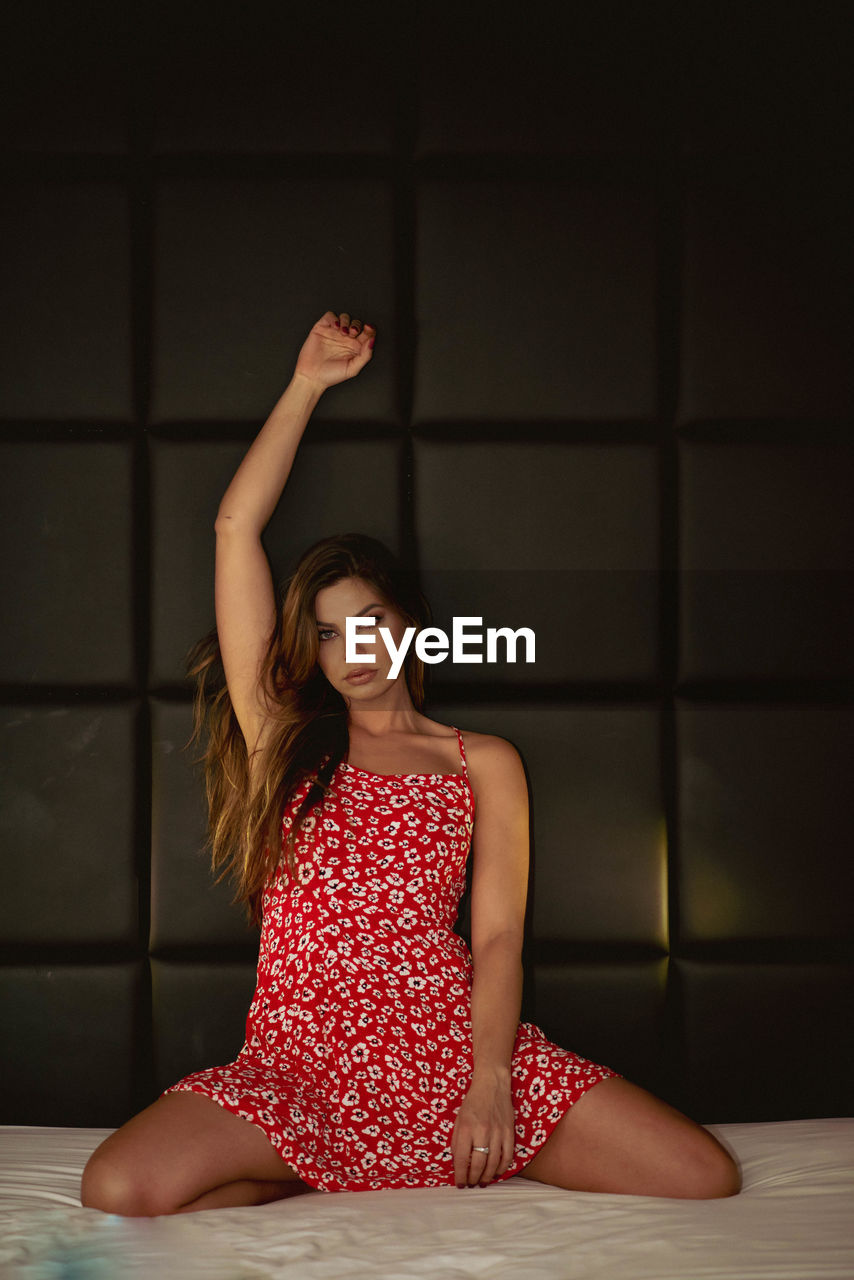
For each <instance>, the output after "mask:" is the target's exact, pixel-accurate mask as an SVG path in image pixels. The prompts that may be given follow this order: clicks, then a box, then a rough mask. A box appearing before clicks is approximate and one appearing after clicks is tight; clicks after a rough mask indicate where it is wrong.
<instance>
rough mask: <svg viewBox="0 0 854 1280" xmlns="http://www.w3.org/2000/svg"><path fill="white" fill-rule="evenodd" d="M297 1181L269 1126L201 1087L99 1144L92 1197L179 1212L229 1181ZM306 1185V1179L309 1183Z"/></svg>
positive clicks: (88, 1189) (87, 1172) (148, 1111)
mask: <svg viewBox="0 0 854 1280" xmlns="http://www.w3.org/2000/svg"><path fill="white" fill-rule="evenodd" d="M244 1179H252V1180H258V1181H265V1182H280V1181H297V1182H300V1181H301V1180H300V1178H299V1175H298V1174H297V1173H296V1172H295V1171H294V1170H293V1169H292V1168H291V1167H290V1165H288V1164H286V1163H285V1161H284V1160H283V1159H282V1157H281V1156H280V1155H279V1154H278V1152H277V1151H276V1149H275V1147H273V1145H272V1144H271V1143H270V1141H269V1139H268V1138H267V1137H266V1135H265V1134H264V1132H263V1130H262V1129H260V1128H258V1126H257V1125H254V1124H253V1123H252V1122H251V1121H250V1120H245V1119H244V1118H243V1117H242V1116H238V1115H235V1114H234V1113H233V1112H231V1111H227V1110H226V1109H225V1108H224V1107H221V1106H220V1104H219V1103H218V1102H214V1101H213V1100H212V1099H211V1098H207V1097H205V1096H204V1095H203V1094H200V1093H191V1092H189V1091H186V1090H182V1091H180V1092H178V1093H167V1094H165V1095H163V1096H162V1097H160V1098H158V1099H157V1101H156V1102H152V1104H151V1106H149V1107H146V1108H145V1110H144V1111H140V1112H139V1114H138V1115H135V1116H134V1117H133V1118H132V1119H131V1120H128V1122H127V1123H126V1124H123V1125H122V1127H121V1128H120V1129H117V1130H116V1132H115V1133H111V1134H110V1136H109V1137H108V1138H106V1139H105V1140H104V1141H103V1142H102V1143H101V1145H100V1146H99V1147H98V1148H97V1149H96V1150H95V1151H94V1152H93V1154H92V1156H91V1157H90V1159H89V1161H88V1163H87V1165H86V1168H85V1169H84V1171H83V1181H82V1183H81V1191H80V1197H81V1201H82V1203H83V1204H84V1205H87V1206H89V1207H91V1208H97V1209H105V1210H107V1211H108V1212H111V1213H125V1214H144V1215H155V1214H160V1213H174V1212H175V1210H176V1209H178V1208H179V1207H180V1206H181V1205H183V1204H188V1203H189V1202H190V1201H192V1200H195V1199H197V1198H198V1197H199V1196H201V1195H203V1194H204V1192H206V1191H209V1190H211V1189H212V1188H213V1187H219V1186H222V1185H223V1184H224V1183H228V1182H237V1181H241V1180H244ZM302 1185H305V1184H302Z"/></svg>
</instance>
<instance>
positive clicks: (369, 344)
mask: <svg viewBox="0 0 854 1280" xmlns="http://www.w3.org/2000/svg"><path fill="white" fill-rule="evenodd" d="M373 345H374V339H373V338H371V340H370V342H369V343H368V346H369V347H372V346H373Z"/></svg>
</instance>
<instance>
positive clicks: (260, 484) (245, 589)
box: [214, 311, 376, 757]
mask: <svg viewBox="0 0 854 1280" xmlns="http://www.w3.org/2000/svg"><path fill="white" fill-rule="evenodd" d="M375 333H376V330H375V329H374V327H373V326H372V325H365V326H362V323H361V321H359V320H355V321H354V322H353V325H350V316H349V315H348V314H347V313H346V312H342V313H341V314H340V317H339V316H338V315H336V313H335V312H334V311H327V312H326V313H325V315H323V316H322V317H321V319H320V320H318V322H317V324H315V325H314V326H313V328H312V330H311V332H310V333H309V335H308V337H307V338H306V340H305V342H304V343H303V346H302V348H301V350H300V353H299V356H298V358H297V363H296V367H295V369H294V374H293V377H292V378H291V381H290V382H289V383H288V385H287V387H286V388H285V391H284V393H283V394H282V396H281V398H280V399H279V400H278V402H277V403H276V405H275V407H274V409H273V411H272V413H271V414H270V416H269V418H268V419H267V421H266V422H265V423H264V426H263V427H262V429H261V431H260V432H259V434H258V436H257V437H256V439H255V440H254V442H253V443H252V445H251V446H250V448H249V450H248V452H247V454H246V456H245V457H244V459H243V461H242V462H241V464H240V466H239V467H238V469H237V471H236V473H235V475H234V478H233V479H232V481H231V484H230V485H229V486H228V488H227V489H226V491H225V493H224V495H223V498H222V501H221V502H220V505H219V511H218V513H217V518H216V523H215V526H214V527H215V530H216V586H215V595H216V626H217V636H218V638H219V647H220V653H221V654H222V662H223V667H224V669H225V678H226V682H227V684H228V692H229V696H230V698H231V703H232V706H233V707H234V712H235V715H236V716H237V720H238V723H239V725H240V728H241V730H242V732H243V736H244V738H245V739H246V747H247V750H248V752H249V755H250V757H251V755H252V753H253V751H255V750H256V749H257V748H258V747H259V746H260V745H261V742H262V738H263V733H264V728H265V725H266V722H267V718H268V713H267V709H266V700H265V698H264V696H263V690H262V689H261V686H260V670H261V662H262V659H263V657H264V653H265V651H266V647H267V643H268V641H269V639H270V635H271V634H272V631H273V627H274V625H275V608H276V605H275V591H274V589H273V579H272V575H271V572H270V564H269V561H268V560H267V555H266V553H265V551H264V548H263V546H262V543H261V534H262V532H263V530H264V528H265V526H266V525H267V523H268V521H269V519H270V517H271V516H272V514H273V512H274V510H275V509H276V504H277V503H278V501H279V498H280V497H281V495H282V491H283V489H284V487H285V484H286V483H287V480H288V476H289V475H290V473H291V467H292V466H293V461H294V457H295V456H296V451H297V448H298V446H299V442H300V440H301V439H302V434H303V432H304V431H305V429H306V427H307V425H308V421H309V418H310V417H311V415H312V413H313V412H314V409H315V407H316V405H317V403H318V401H319V400H320V397H321V396H322V394H323V392H324V391H325V390H326V388H327V387H331V386H333V385H334V384H335V383H338V382H344V381H346V379H348V378H353V377H355V375H356V374H357V373H359V371H360V370H361V369H363V368H364V366H365V365H366V364H367V363H368V361H369V360H370V358H371V354H372V350H371V349H372V346H373V339H374V335H375Z"/></svg>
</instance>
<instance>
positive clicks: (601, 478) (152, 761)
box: [0, 0, 854, 1126]
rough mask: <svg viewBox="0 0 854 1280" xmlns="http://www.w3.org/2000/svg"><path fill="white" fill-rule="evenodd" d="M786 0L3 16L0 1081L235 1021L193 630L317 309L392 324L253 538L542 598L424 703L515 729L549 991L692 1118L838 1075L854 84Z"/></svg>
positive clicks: (41, 1078)
mask: <svg viewBox="0 0 854 1280" xmlns="http://www.w3.org/2000/svg"><path fill="white" fill-rule="evenodd" d="M762 8H763V6H741V7H739V8H738V9H737V10H736V9H733V12H732V13H731V14H730V18H729V20H728V22H727V23H725V24H722V23H720V22H719V21H718V6H716V5H713V4H711V3H706V2H705V0H704V2H703V3H699V2H695V3H691V4H688V5H679V6H676V5H671V4H665V3H659V4H652V5H647V6H641V7H635V8H633V9H631V10H630V9H629V8H628V6H626V8H625V10H623V9H622V8H618V7H617V6H614V5H607V4H606V5H599V6H596V7H595V8H594V7H591V6H584V7H582V6H577V5H572V4H564V5H561V6H551V5H544V4H537V3H534V4H532V5H528V6H526V9H525V13H526V22H525V24H524V25H519V23H518V22H517V20H516V19H515V18H513V19H512V21H511V19H510V18H504V17H499V16H498V11H497V10H495V9H492V10H491V11H490V12H489V14H488V20H486V17H485V15H484V14H482V13H481V12H480V11H479V6H477V5H471V6H468V5H466V6H456V7H454V6H451V5H449V4H447V3H439V2H435V3H431V4H430V5H429V6H426V5H423V6H422V5H416V4H414V3H402V2H401V0H396V2H395V3H393V4H391V3H383V2H382V0H377V2H376V3H372V5H371V6H370V8H369V9H366V8H365V7H364V6H361V7H359V8H358V9H356V10H353V11H350V10H348V9H346V8H339V9H338V10H336V21H335V23H333V24H330V23H328V21H327V20H326V18H327V15H326V12H325V11H324V10H322V9H318V8H317V7H316V6H311V5H300V6H296V5H279V6H277V7H276V9H275V11H272V10H271V11H270V12H269V13H268V12H266V11H262V10H261V9H260V8H257V9H254V10H253V9H252V8H251V7H250V8H249V9H247V8H246V6H243V7H241V8H240V9H239V10H238V7H237V6H234V7H232V8H229V7H227V6H220V7H211V6H210V5H205V6H201V5H180V6H174V5H170V6H167V5H165V4H164V5H160V4H155V3H152V4H150V5H148V6H140V7H137V9H135V10H134V9H131V8H130V7H129V6H128V7H125V6H124V5H122V4H115V3H112V4H110V5H109V6H107V5H106V4H104V5H100V4H87V5H85V6H83V9H82V11H81V10H80V8H79V7H78V8H76V9H69V8H68V7H67V6H63V7H61V6H59V5H58V4H57V5H50V4H46V3H42V4H34V5H30V6H27V7H26V8H24V7H20V6H19V8H18V10H17V12H16V14H15V15H14V16H13V17H12V18H11V19H10V34H11V42H10V45H9V48H8V50H7V61H8V82H7V93H6V103H5V108H4V118H3V124H2V145H3V175H4V189H3V201H2V213H0V229H2V236H0V244H2V252H3V256H4V260H5V261H4V279H5V290H6V301H5V306H4V319H5V321H6V323H5V325H4V330H5V332H4V340H3V343H2V348H0V504H2V520H3V528H4V548H5V549H4V555H3V558H2V570H1V571H0V572H2V583H0V590H2V595H0V599H2V602H3V625H2V629H0V703H2V717H0V728H2V733H0V742H2V746H1V747H0V751H2V755H1V756H0V829H2V841H3V847H2V858H3V877H2V882H3V893H2V897H1V898H0V929H2V950H0V961H2V963H0V990H2V1025H3V1036H4V1044H5V1049H4V1054H3V1072H4V1081H3V1088H2V1095H0V1096H2V1116H0V1122H4V1123H18V1124H20V1123H23V1124H85V1125H96V1126H101V1125H103V1126H107V1125H118V1124H120V1123H122V1122H123V1121H124V1120H125V1119H127V1118H128V1117H129V1116H130V1114H132V1112H133V1111H134V1110H138V1109H140V1108H141V1107H143V1106H145V1105H146V1104H147V1103H149V1102H151V1101H152V1100H153V1099H154V1098H155V1097H156V1096H157V1093H158V1092H159V1091H160V1090H161V1089H163V1088H165V1087H166V1086H167V1085H168V1084H170V1083H172V1082H173V1081H174V1080H176V1079H178V1078H179V1077H180V1076H182V1075H183V1074H185V1073H187V1072H189V1071H191V1070H194V1069H196V1068H198V1067H202V1066H206V1065H213V1064H214V1063H218V1062H224V1061H227V1060H229V1059H231V1058H233V1057H234V1056H235V1054H236V1053H237V1051H238V1050H239V1048H240V1047H241V1044H242V1041H243V1022H244V1019H245V1016H246V1012H247V1009H248V1005H249V1001H250V998H251V994H252V990H253V982H254V966H255V958H256V954H257V945H258V935H257V932H253V931H251V930H248V929H247V928H246V926H245V925H244V923H243V919H242V915H241V913H240V911H239V910H238V909H237V908H235V907H234V906H232V905H231V904H230V891H229V888H228V886H227V885H226V884H224V883H219V884H214V883H213V881H212V877H211V875H210V872H209V870H208V866H207V862H206V859H205V856H204V854H203V853H202V851H201V843H202V832H203V825H204V812H203V792H202V785H201V781H200V778H199V776H198V775H197V774H196V773H194V770H193V767H192V761H191V759H190V757H189V755H188V753H187V752H186V751H185V750H183V747H184V744H185V743H186V741H187V738H188V735H189V732H190V724H191V714H190V692H191V691H190V689H189V686H188V685H187V684H186V682H185V680H184V676H183V660H184V656H185V654H186V652H187V650H188V648H189V647H190V645H191V644H192V643H193V642H194V641H195V640H196V639H197V638H198V637H199V636H201V635H202V634H204V633H205V632H206V631H207V630H208V629H209V628H210V627H211V626H212V624H213V553H214V539H213V521H214V517H215V514H216V509H217V506H218V503H219V499H220V497H221V495H222V492H223V491H224V489H225V487H226V485H227V483H228V480H229V478H230V476H231V475H232V473H233V471H234V469H235V467H236V466H237V464H238V462H239V460H240V458H241V456H242V454H243V452H244V451H245V449H246V447H247V446H248V444H249V442H250V441H251V439H252V438H253V436H254V434H255V433H256V432H257V430H258V429H259V428H260V426H261V424H262V423H263V421H264V419H265V418H266V416H267V414H268V413H269V411H270V409H271V408H272V406H273V405H274V404H275V402H276V400H277V399H278V397H279V395H280V394H281V392H282V390H283V389H284V386H285V385H286V383H287V381H288V379H289V377H290V374H291V372H292V369H293V363H294V360H295V358H296V354H297V352H298V350H299V347H300V345H301V343H302V341H303V339H304V337H305V334H306V333H307V331H308V328H309V327H310V326H311V324H312V323H313V322H314V321H315V320H316V319H317V318H318V317H319V316H320V315H321V314H322V313H323V312H324V311H325V310H326V309H327V308H332V309H334V310H338V311H340V310H345V309H349V310H350V311H351V313H353V314H358V315H359V316H360V317H361V318H362V319H364V320H369V321H371V322H373V323H375V324H376V325H377V326H378V330H379V337H378V341H377V346H376V350H375V356H374V360H373V361H372V363H371V364H370V365H369V366H368V367H367V369H366V370H365V371H364V372H363V373H362V374H361V375H360V376H359V377H358V378H357V379H356V380H355V381H353V382H352V383H349V384H345V385H344V386H341V387H335V388H333V389H331V390H330V391H329V392H328V393H327V394H326V395H325V396H324V397H323V399H322V401H321V403H320V405H319V407H318V410H317V411H316V413H315V415H314V418H313V421H312V423H311V425H310V427H309V429H308V431H307V433H306V436H305V439H304V443H303V445H302V446H301V449H300V452H299V454H298V456H297V460H296V464H295V467H294V471H293V474H292V477H291V480H290V482H289V484H288V487H287V490H286V496H285V498H284V500H283V502H282V503H281V504H280V507H279V509H278V510H277V512H276V514H275V516H274V517H273V520H272V521H271V523H270V525H269V526H268V529H267V531H266V534H265V543H266V546H267V549H268V552H269V554H270V557H271V561H272V563H273V566H274V569H275V572H276V574H277V575H278V576H282V575H284V574H285V573H286V572H287V571H288V570H289V568H290V567H291V566H292V564H293V563H294V561H295V559H296V557H297V556H298V555H299V553H300V552H301V550H302V549H303V548H304V547H306V546H307V545H309V544H310V543H311V542H312V541H314V540H315V539H317V538H319V537H321V536H323V535H325V534H328V533H332V532H336V531H338V532H343V531H347V530H350V529H361V530H363V531H365V532H367V533H370V534H373V535H374V536H377V537H380V538H382V539H383V540H384V541H386V542H387V543H388V544H389V545H390V546H392V547H393V548H394V549H395V550H397V551H399V552H401V553H403V554H405V555H407V556H410V557H412V559H413V560H414V562H415V563H416V564H417V565H418V567H419V568H420V570H421V573H422V576H423V581H424V586H425V589H426V591H427V594H428V596H429V597H430V599H431V602H432V605H433V609H434V614H435V617H436V622H437V623H438V625H441V626H444V627H445V628H446V629H447V630H450V626H451V619H452V618H453V617H454V616H458V615H473V616H478V617H482V619H483V626H484V627H486V626H496V627H499V626H506V625H507V626H513V627H519V626H523V625H524V626H529V627H532V628H533V629H534V631H535V633H536V643H537V650H536V661H535V662H534V663H533V664H527V663H524V662H521V661H519V662H516V663H510V662H507V661H500V662H499V663H497V664H496V665H488V664H481V665H458V666H452V665H451V664H449V663H445V664H443V665H441V666H437V667H435V668H433V669H432V672H431V677H430V684H431V702H430V708H429V710H430V712H431V714H432V715H433V716H434V717H435V718H437V719H439V720H441V721H444V722H446V723H454V724H458V725H460V726H461V727H462V728H463V729H467V728H468V729H472V730H479V731H484V732H491V733H498V734H500V735H501V736H503V737H506V738H509V739H510V740H511V741H512V742H513V743H514V744H515V745H516V746H517V747H518V749H519V751H520V752H521V754H522V757H523V759H524V762H525V766H526V770H527V772H528V776H529V781H530V785H531V793H532V809H531V834H532V864H531V875H530V884H529V897H528V907H527V919H526V924H527V934H526V944H525V954H524V960H525V987H524V996H523V1017H526V1018H530V1019H532V1020H534V1021H536V1022H538V1023H539V1024H540V1025H541V1026H542V1027H543V1028H544V1030H545V1031H546V1033H547V1035H549V1036H550V1037H551V1038H552V1039H554V1040H556V1041H557V1042H558V1043H561V1044H564V1045H566V1046H567V1047H569V1048H573V1049H576V1050H577V1051H579V1052H581V1053H583V1054H586V1055H587V1056H590V1057H592V1058H595V1059H598V1060H600V1061H604V1062H607V1063H609V1064H610V1065H612V1066H614V1067H616V1068H617V1069H618V1070H620V1071H622V1072H623V1073H625V1074H626V1075H627V1076H629V1077H630V1078H632V1079H635V1080H637V1081H638V1083H641V1084H643V1085H645V1086H647V1087H649V1088H651V1089H653V1090H654V1091H656V1092H658V1093H660V1094H661V1096H663V1097H666V1098H667V1099H669V1100H670V1101H672V1102H673V1103H674V1104H675V1105H677V1106H680V1107H683V1108H685V1109H686V1110H689V1111H690V1113H691V1114H693V1115H694V1116H695V1117H696V1118H697V1119H699V1120H701V1121H709V1122H712V1121H736V1120H762V1119H784V1118H795V1117H809V1116H818V1115H835V1114H850V1113H851V1109H852V1105H853V1104H854V1098H852V1090H851V1083H850V1082H851V1080H852V1079H854V1033H852V1030H851V1028H852V1025H854V1019H852V1017H851V1005H852V991H853V990H854V982H852V979H854V943H852V926H851V903H852V900H854V871H852V867H854V858H852V837H851V831H852V825H854V821H852V820H854V803H852V799H851V796H852V788H851V784H850V774H851V760H852V756H854V719H852V688H854V686H852V675H854V671H852V653H853V652H854V646H852V640H854V634H852V626H851V613H852V609H851V605H852V591H851V563H852V554H854V519H853V518H852V514H851V510H852V504H851V493H852V480H854V453H853V452H852V448H854V446H852V408H854V375H852V370H854V363H852V360H851V351H852V349H854V317H852V297H854V288H852V286H853V285H854V279H852V275H853V274H854V273H852V265H854V257H853V256H852V251H851V243H850V220H851V213H852V201H851V190H852V181H851V179H852V169H851V161H850V157H851V155H852V154H854V147H852V145H851V144H852V142H854V139H852V137H851V120H852V119H854V112H851V111H850V106H851V103H850V96H851V80H850V76H849V75H848V74H847V68H846V64H845V60H844V58H842V57H841V53H840V48H841V46H842V45H843V44H844V41H843V40H842V39H841V36H842V28H841V26H840V27H839V30H837V29H836V25H839V22H837V19H835V18H834V16H833V7H832V6H828V7H826V8H825V9H824V10H823V11H821V12H819V13H815V14H812V15H810V17H809V19H808V20H807V19H805V18H804V19H801V18H794V17H793V18H789V19H786V18H782V17H779V16H778V17H776V18H773V19H772V20H771V21H768V20H767V18H768V14H761V13H760V11H761V10H762ZM770 13H771V11H770V10H769V14H770ZM840 14H841V7H840ZM839 21H841V18H840V20H839ZM835 23H836V25H834V24H835ZM469 924H470V901H469V897H468V895H467V896H466V898H465V899H464V901H463V905H462V908H461V913H460V918H459V920H458V928H459V929H460V931H461V932H462V933H463V934H464V935H465V936H468V929H469ZM807 1055H810V1056H811V1055H817V1056H816V1061H817V1063H818V1067H817V1069H815V1068H814V1067H813V1066H807V1065H806V1063H805V1062H804V1058H805V1056H807ZM795 1062H797V1064H798V1073H797V1074H798V1077H799V1083H798V1084H797V1085H796V1087H793V1075H792V1071H791V1070H790V1068H791V1066H792V1064H793V1063H795Z"/></svg>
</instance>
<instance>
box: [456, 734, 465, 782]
mask: <svg viewBox="0 0 854 1280" xmlns="http://www.w3.org/2000/svg"><path fill="white" fill-rule="evenodd" d="M454 730H455V732H456V735H457V740H458V742H459V744H460V759H461V760H462V762H463V774H464V775H465V776H466V777H468V765H467V764H466V749H465V747H464V746H463V735H462V734H461V733H460V731H459V729H457V726H456V725H454Z"/></svg>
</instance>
